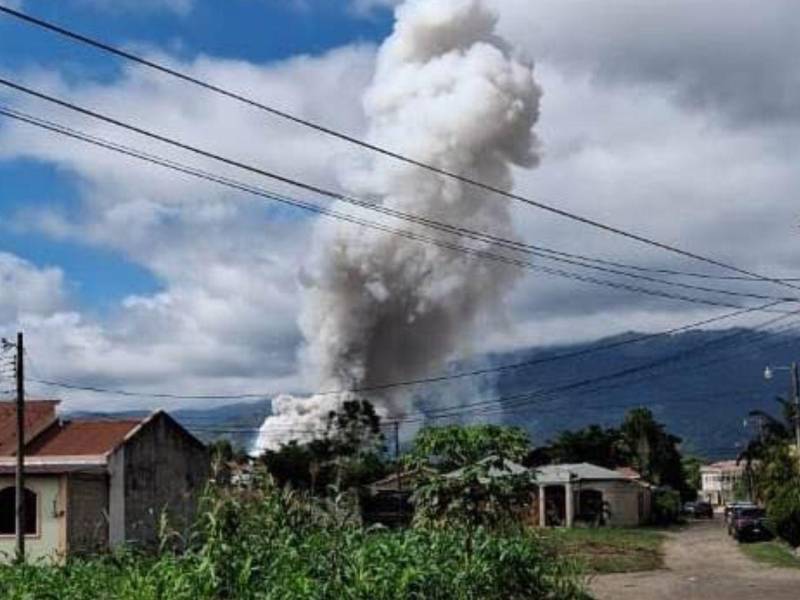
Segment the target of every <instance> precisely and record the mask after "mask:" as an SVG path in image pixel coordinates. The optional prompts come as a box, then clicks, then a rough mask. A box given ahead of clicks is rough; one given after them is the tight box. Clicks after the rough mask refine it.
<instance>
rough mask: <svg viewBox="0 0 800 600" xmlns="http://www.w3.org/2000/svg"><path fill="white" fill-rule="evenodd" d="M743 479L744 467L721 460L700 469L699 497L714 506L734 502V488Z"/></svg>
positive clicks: (732, 461) (731, 461) (733, 462)
mask: <svg viewBox="0 0 800 600" xmlns="http://www.w3.org/2000/svg"><path fill="white" fill-rule="evenodd" d="M742 477H744V465H743V464H737V462H736V461H735V460H723V461H720V462H715V463H713V464H710V465H704V466H702V467H700V497H701V498H702V499H703V500H705V501H707V502H710V503H711V504H713V505H715V506H721V505H723V504H726V503H728V502H732V501H733V500H736V497H735V496H736V488H737V486H738V485H739V482H740V481H741V480H742Z"/></svg>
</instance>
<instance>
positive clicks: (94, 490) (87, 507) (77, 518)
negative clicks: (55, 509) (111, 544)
mask: <svg viewBox="0 0 800 600" xmlns="http://www.w3.org/2000/svg"><path fill="white" fill-rule="evenodd" d="M66 516H67V551H68V552H69V553H70V554H71V555H75V554H92V553H97V552H102V551H104V550H106V549H107V548H108V476H107V475H79V474H73V475H70V476H69V478H68V480H67V515H66Z"/></svg>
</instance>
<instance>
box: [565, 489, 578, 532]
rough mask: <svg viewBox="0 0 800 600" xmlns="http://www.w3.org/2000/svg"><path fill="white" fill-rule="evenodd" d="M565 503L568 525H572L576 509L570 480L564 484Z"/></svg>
mask: <svg viewBox="0 0 800 600" xmlns="http://www.w3.org/2000/svg"><path fill="white" fill-rule="evenodd" d="M564 504H565V506H564V509H565V511H564V512H565V513H566V520H567V527H572V518H573V516H574V514H575V509H574V508H573V506H572V484H571V483H570V482H567V483H565V484H564Z"/></svg>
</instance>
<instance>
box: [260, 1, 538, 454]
mask: <svg viewBox="0 0 800 600" xmlns="http://www.w3.org/2000/svg"><path fill="white" fill-rule="evenodd" d="M495 24H496V16H495V15H494V14H493V13H492V12H491V11H489V10H488V9H487V8H486V7H485V6H484V4H483V2H482V1H481V0H408V1H407V2H405V3H404V4H403V5H401V6H400V7H399V8H398V9H397V12H396V24H395V28H394V32H393V34H392V35H391V36H390V37H389V38H388V39H387V40H386V42H385V43H384V44H383V46H382V47H381V48H380V51H379V54H378V61H377V68H376V73H375V77H374V80H373V82H372V84H371V86H370V88H369V90H368V91H367V93H366V95H365V98H364V107H365V111H366V115H367V117H368V122H369V124H370V128H369V133H368V139H369V141H370V142H373V143H374V144H376V145H380V146H385V147H388V148H391V149H393V150H396V151H398V152H400V153H402V154H405V155H408V156H412V157H415V158H417V159H419V160H421V161H424V162H426V163H430V164H432V165H435V166H437V167H441V168H442V169H446V170H448V171H451V172H455V173H462V174H466V175H469V176H470V177H472V178H475V179H478V180H481V181H484V182H487V183H489V184H491V185H493V186H496V187H498V188H502V189H507V190H510V189H511V186H512V180H511V173H510V167H511V165H521V166H526V167H530V166H533V165H535V164H536V162H537V155H536V154H535V148H536V144H535V138H534V135H533V133H532V131H531V130H532V127H533V125H534V123H535V122H536V119H537V117H538V109H539V97H540V95H541V94H540V91H539V88H538V87H537V85H536V83H535V82H534V79H533V72H532V67H531V66H530V65H529V64H527V63H525V62H523V61H521V60H520V59H518V58H516V57H514V56H513V54H512V51H511V49H510V48H509V46H508V45H507V44H506V43H505V42H504V41H503V40H502V39H500V38H499V37H498V36H497V35H496V34H495ZM344 180H345V184H346V185H347V186H348V188H349V189H350V190H351V191H352V192H353V194H356V195H359V196H364V197H370V198H375V199H377V201H379V202H381V203H382V204H384V205H386V206H389V207H391V208H394V209H398V210H401V211H404V212H407V213H412V214H414V215H419V216H422V217H425V218H427V219H435V220H437V221H443V222H446V223H450V224H453V225H458V226H463V227H467V228H470V229H474V230H479V231H482V232H486V233H489V234H491V235H494V236H499V237H504V238H509V237H513V231H512V225H511V219H510V212H509V206H508V203H507V201H505V200H504V199H503V198H501V197H498V196H492V197H487V194H486V193H483V192H481V191H480V190H478V189H476V188H474V187H470V186H468V185H465V184H461V183H459V182H458V181H455V180H453V179H451V178H447V177H444V176H439V175H436V174H434V173H431V172H429V171H425V170H423V169H420V168H417V167H414V166H411V165H408V164H404V163H401V162H398V161H395V160H392V159H389V158H383V157H380V156H373V157H372V158H371V162H370V163H369V164H366V165H365V164H361V165H360V166H359V167H357V168H353V169H351V170H350V172H348V173H346V174H345V176H344ZM337 208H343V207H337ZM344 210H346V208H345V209H344ZM389 224H390V225H392V226H397V225H399V223H398V222H396V221H393V222H391V223H389ZM402 226H403V227H405V228H414V227H415V226H412V225H408V224H403V225H402ZM420 231H421V232H424V233H425V235H426V236H433V235H437V236H439V237H442V238H444V239H446V240H447V241H448V242H453V241H459V240H458V238H457V236H453V235H451V234H444V233H440V234H437V233H435V232H432V231H431V230H427V229H420ZM466 243H467V244H470V245H472V246H473V247H474V246H475V242H474V241H468V242H466ZM484 249H489V250H491V247H487V246H484ZM516 277H517V273H515V272H514V270H513V269H511V268H505V267H503V266H501V265H499V264H498V263H493V262H491V261H486V260H481V259H480V258H477V257H475V256H474V255H473V256H471V255H467V254H463V253H458V252H453V251H450V250H446V249H442V248H439V247H435V246H430V245H425V244H420V243H418V242H415V241H412V240H408V239H406V238H402V237H398V236H393V235H391V234H389V233H386V232H383V231H376V230H373V229H366V228H363V229H359V228H356V227H353V226H352V225H349V224H340V223H335V222H334V223H331V222H324V223H323V222H320V223H319V224H318V229H317V231H316V236H315V248H314V250H313V255H312V258H311V260H310V264H309V265H308V266H307V273H306V276H305V277H304V285H305V290H304V295H303V298H304V305H303V310H302V314H301V319H300V326H301V329H302V332H303V334H304V336H305V339H306V342H307V344H306V347H305V349H304V351H303V362H304V366H305V367H306V368H307V369H308V370H309V372H311V373H313V377H314V378H315V380H316V384H317V387H318V389H348V388H363V387H370V386H375V385H380V384H383V383H387V382H393V381H399V380H406V379H413V378H418V377H420V376H424V375H426V374H428V373H431V372H433V371H435V370H437V369H440V368H441V367H442V366H443V365H444V364H445V362H446V360H447V359H448V357H449V356H450V355H451V354H452V353H453V351H454V350H456V349H457V348H458V347H459V345H460V344H462V343H463V342H465V341H466V340H468V337H469V335H470V333H471V332H472V326H473V325H474V322H475V320H476V317H477V316H478V315H480V314H481V313H482V312H484V311H497V310H500V309H501V307H502V304H503V298H504V296H505V295H506V294H507V293H508V291H509V290H510V288H511V286H512V285H513V283H514V280H515V278H516ZM407 398H408V396H406V395H405V393H404V392H402V391H400V392H392V393H385V394H383V395H382V397H380V398H377V399H376V398H375V397H374V395H370V399H371V400H372V401H373V402H375V403H376V404H377V405H378V408H379V410H380V411H382V412H383V413H384V414H385V415H399V414H403V413H407V412H409V411H411V410H413V407H412V406H409V402H410V401H409V400H408V399H407ZM343 399H344V398H343V396H342V395H328V396H315V397H311V398H294V397H291V396H286V395H284V396H281V397H279V398H276V399H275V401H274V402H273V413H274V416H271V417H269V418H267V420H266V421H265V422H264V424H263V426H262V428H261V434H260V436H259V440H258V442H257V449H263V448H274V447H276V446H278V445H280V444H281V443H283V442H285V441H286V440H287V439H289V438H296V439H301V440H302V439H307V437H309V435H310V433H306V432H311V431H313V430H315V429H316V430H320V429H322V428H323V427H324V418H325V416H326V415H327V413H328V411H330V410H332V409H334V408H335V407H336V406H337V405H338V404H339V403H340V402H342V401H343Z"/></svg>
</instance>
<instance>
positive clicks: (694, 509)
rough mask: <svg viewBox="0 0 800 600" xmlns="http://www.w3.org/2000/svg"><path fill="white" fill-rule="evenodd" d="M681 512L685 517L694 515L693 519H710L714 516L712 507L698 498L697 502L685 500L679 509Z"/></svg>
mask: <svg viewBox="0 0 800 600" xmlns="http://www.w3.org/2000/svg"><path fill="white" fill-rule="evenodd" d="M681 512H683V514H684V515H685V516H687V517H694V518H695V519H701V518H706V519H711V518H713V517H714V509H713V507H712V506H711V504H710V503H708V502H704V501H702V500H699V501H697V502H686V503H685V504H684V505H683V508H682V509H681Z"/></svg>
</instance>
